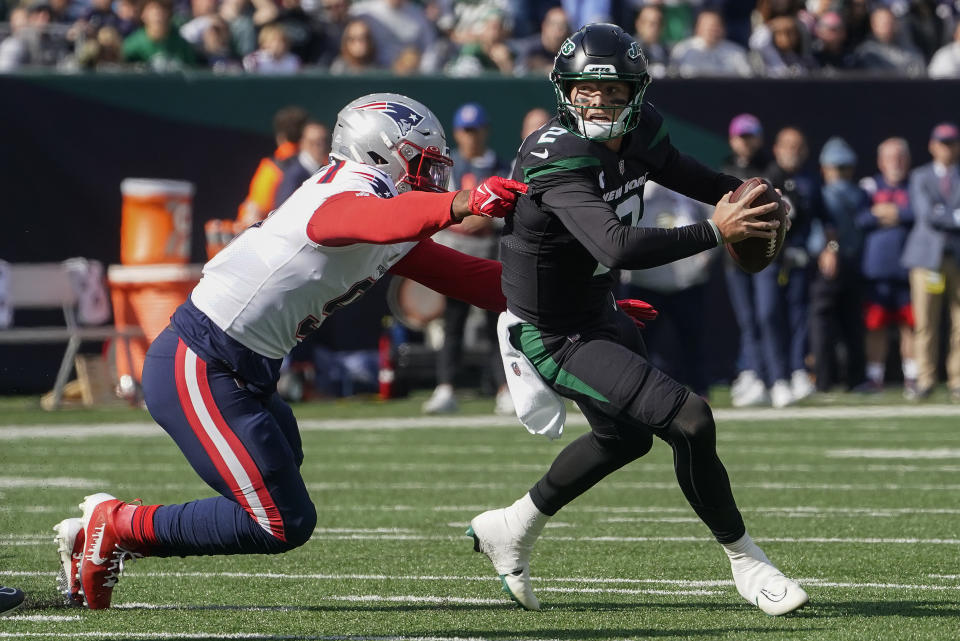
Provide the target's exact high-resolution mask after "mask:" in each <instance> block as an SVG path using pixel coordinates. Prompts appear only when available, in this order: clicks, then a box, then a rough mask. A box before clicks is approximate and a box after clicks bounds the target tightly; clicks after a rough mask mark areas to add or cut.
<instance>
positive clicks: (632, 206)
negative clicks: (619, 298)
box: [593, 194, 643, 276]
mask: <svg viewBox="0 0 960 641" xmlns="http://www.w3.org/2000/svg"><path fill="white" fill-rule="evenodd" d="M641 212H643V198H641V197H640V194H634V195H632V196H630V197H629V198H627V199H626V200H625V201H623V202H622V203H620V204H619V205H617V208H616V210H614V213H616V215H617V218H619V219H620V222H621V223H623V224H624V225H630V226H631V227H636V226H637V225H638V224H639V223H640V217H641V216H642V215H643V214H642V213H641ZM608 271H610V268H609V267H606V266H604V265H601V264H600V263H597V268H596V269H595V270H593V275H594V276H599V275H600V274H606V273H607V272H608Z"/></svg>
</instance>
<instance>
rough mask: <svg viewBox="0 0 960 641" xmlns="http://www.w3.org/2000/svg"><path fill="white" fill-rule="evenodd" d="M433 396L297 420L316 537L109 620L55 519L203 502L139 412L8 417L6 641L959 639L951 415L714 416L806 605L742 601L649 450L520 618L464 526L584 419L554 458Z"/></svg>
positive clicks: (562, 519)
mask: <svg viewBox="0 0 960 641" xmlns="http://www.w3.org/2000/svg"><path fill="white" fill-rule="evenodd" d="M421 400H422V398H419V399H413V400H409V401H400V402H396V403H389V404H380V403H376V402H362V401H360V402H358V401H351V402H339V403H330V404H309V405H301V406H298V407H297V408H295V411H296V413H297V415H298V417H299V418H300V421H301V428H302V431H303V440H304V450H305V453H306V461H305V463H304V467H303V473H304V476H305V478H306V480H307V484H308V487H309V489H310V491H311V495H312V497H313V499H314V502H315V503H316V505H317V510H318V513H319V523H318V527H317V531H316V532H315V534H314V536H313V538H312V540H311V541H310V542H309V543H307V544H306V545H305V546H304V547H302V548H299V549H297V550H295V551H293V552H291V553H288V554H285V555H280V556H270V557H268V556H259V555H258V556H247V557H241V556H233V557H218V558H213V557H201V558H190V559H179V558H177V559H144V560H140V561H137V562H136V563H134V564H130V565H128V566H127V571H126V574H125V575H124V576H123V578H122V579H121V581H120V583H119V585H118V587H117V589H116V591H115V593H114V599H113V602H114V606H115V607H114V608H113V609H111V610H108V611H100V612H92V611H86V610H81V609H73V608H66V607H63V606H60V605H59V604H58V595H57V594H56V590H55V586H54V583H55V580H54V579H55V577H54V575H55V573H56V569H57V562H56V551H55V547H54V545H53V543H52V536H53V532H52V530H51V527H52V526H53V524H54V523H56V522H58V521H59V520H61V519H62V518H65V517H67V516H79V511H78V510H77V508H76V505H77V503H79V502H80V500H81V499H82V498H83V496H84V495H85V494H88V493H91V492H94V491H108V492H111V493H113V494H116V495H117V496H119V497H121V498H126V499H132V498H135V497H139V498H142V499H143V500H144V501H145V502H148V503H176V502H183V501H186V500H190V499H192V498H200V497H205V496H209V495H210V494H211V491H210V490H208V489H207V488H206V486H205V485H204V484H203V483H202V482H200V481H199V479H198V478H197V477H196V476H195V474H194V473H193V471H192V470H191V469H190V468H189V466H188V465H187V463H186V462H185V460H184V459H183V458H182V456H181V455H180V453H179V451H178V450H177V449H176V447H175V446H174V444H173V442H172V441H171V440H170V439H169V438H168V437H166V435H164V434H163V433H162V432H161V431H160V430H159V429H158V428H156V427H151V426H150V424H149V417H148V416H147V415H146V413H145V412H142V411H139V410H135V409H124V408H118V409H117V408H115V409H108V410H99V411H83V410H64V411H60V412H57V413H53V414H50V413H45V412H42V411H40V410H38V409H34V407H33V405H34V402H35V401H33V400H24V399H13V400H10V399H7V400H4V401H2V402H0V416H2V418H0V583H3V584H6V585H15V586H18V587H21V588H22V589H24V590H25V591H26V592H27V593H28V602H27V604H26V606H25V607H24V608H22V609H21V610H19V611H17V612H15V613H13V615H12V616H9V617H6V618H0V638H16V639H178V638H184V639H203V638H210V639H224V638H231V639H232V638H236V639H330V640H333V639H357V640H359V639H435V640H438V641H439V640H447V639H496V640H507V639H524V640H532V639H563V640H577V639H591V640H593V639H595V640H601V639H618V640H619V639H703V640H706V639H737V640H738V641H740V640H753V639H763V640H771V641H773V640H776V641H779V640H781V639H823V640H830V641H853V640H867V639H870V640H874V639H884V640H886V639H891V640H893V639H895V640H898V641H900V640H904V639H922V640H932V639H960V408H958V407H956V406H949V405H941V404H931V405H921V406H887V405H863V404H861V405H850V404H849V402H848V401H850V400H851V399H849V398H847V397H844V398H839V399H838V398H827V399H826V400H825V401H821V402H820V403H819V404H818V405H816V406H807V407H803V408H796V409H793V408H791V409H790V410H787V411H782V412H779V413H778V412H775V411H773V410H762V411H761V410H754V411H747V412H741V411H736V412H735V411H732V410H729V409H719V410H718V411H717V418H718V425H719V450H720V455H721V457H722V458H723V460H724V462H725V463H726V465H727V469H728V471H729V473H730V476H731V479H732V482H733V486H734V492H735V495H736V497H737V500H738V503H739V504H740V506H741V508H742V510H743V512H744V517H745V519H746V520H747V525H748V528H749V530H750V532H751V533H752V534H753V536H754V538H755V539H757V541H758V543H760V545H761V546H762V547H763V548H764V549H765V551H766V552H767V554H768V555H769V556H770V558H771V559H772V560H773V561H774V562H775V563H776V564H777V565H778V566H779V567H780V568H781V569H782V570H783V571H784V572H785V573H787V574H788V575H790V576H792V577H794V578H796V579H798V580H800V581H801V582H802V583H803V584H804V586H805V587H806V589H807V591H808V592H809V594H810V598H811V603H810V605H809V606H808V607H807V608H805V609H804V610H802V611H800V612H798V613H795V614H794V615H791V616H786V617H780V618H772V617H768V616H766V615H764V614H763V613H762V612H760V610H758V609H757V608H755V607H753V606H751V605H749V604H747V603H746V602H744V601H743V600H742V599H741V598H740V597H739V595H738V594H737V593H736V590H735V588H734V587H733V583H732V580H731V577H730V572H729V566H728V564H727V561H726V558H725V556H724V555H723V553H722V551H721V549H720V547H719V546H718V545H717V544H716V543H715V542H713V541H712V539H711V538H710V536H709V532H708V531H707V530H706V528H705V527H704V526H703V525H702V524H701V523H699V521H697V519H696V517H695V516H694V514H693V512H692V510H690V508H689V507H688V506H687V504H686V502H685V501H684V499H683V496H682V495H681V493H680V490H679V489H678V487H677V485H676V482H675V479H674V477H673V471H672V464H671V455H670V450H669V448H668V447H667V446H665V445H664V444H663V443H660V442H658V443H657V444H656V445H655V446H654V448H653V451H651V453H650V454H648V455H647V456H646V457H645V458H643V459H641V460H640V461H638V462H636V463H634V464H632V465H630V466H628V467H627V468H625V469H623V470H621V471H619V472H617V473H616V474H614V475H612V476H611V477H609V478H608V479H606V480H605V481H604V482H602V483H601V484H600V485H598V486H597V487H596V488H594V489H593V490H592V491H590V492H588V493H587V494H586V495H584V496H583V497H581V498H579V499H578V500H577V501H575V502H574V503H573V504H571V505H570V506H568V507H567V508H566V509H564V510H563V511H562V512H560V513H559V514H558V515H557V516H556V517H555V518H554V519H553V520H552V521H551V523H550V525H548V527H547V530H546V531H545V533H544V536H543V537H542V538H541V540H540V542H539V543H538V545H537V548H536V550H535V553H534V557H533V562H532V570H533V575H534V577H535V578H534V587H535V588H536V590H537V592H538V595H539V597H540V599H541V601H542V602H543V604H544V609H543V610H542V611H541V612H524V611H521V610H518V609H517V608H516V607H515V606H514V605H513V604H512V603H511V602H510V601H509V600H508V599H506V598H505V595H503V594H502V593H501V592H500V590H499V587H500V586H499V580H498V579H497V578H496V577H495V576H494V575H493V571H492V567H491V566H490V565H489V563H488V561H487V560H486V558H485V557H483V556H481V555H479V554H476V553H474V552H473V551H472V547H471V541H470V539H468V538H466V537H465V536H464V535H463V533H464V530H465V529H466V526H467V522H468V521H469V520H470V518H471V517H472V516H473V515H474V514H476V513H477V512H479V511H481V510H484V509H487V508H490V507H497V506H502V505H506V504H507V503H509V502H511V501H513V500H514V499H515V498H517V497H518V496H520V495H521V494H522V493H523V492H524V491H526V490H527V489H528V488H529V486H530V485H531V484H532V483H533V482H534V481H536V480H537V479H538V478H539V476H540V475H541V474H542V473H543V471H544V470H545V469H546V467H547V465H548V464H549V463H550V461H551V460H552V458H553V457H554V456H555V455H556V453H557V452H558V451H559V450H560V449H561V448H562V447H563V446H564V445H565V444H566V443H569V442H570V441H571V440H572V439H573V438H575V437H576V435H578V434H580V433H582V431H584V430H585V429H586V428H585V426H584V424H583V421H582V418H581V417H579V416H575V417H574V419H575V420H574V422H573V424H572V425H568V428H567V433H566V434H565V435H564V437H563V439H561V440H560V441H559V442H553V443H551V442H548V441H546V440H545V439H543V438H542V437H533V436H530V435H528V434H527V433H526V432H525V431H524V430H523V428H522V427H520V426H519V424H516V423H515V422H514V421H512V420H506V419H502V418H499V417H493V416H492V415H489V414H484V413H482V412H486V411H488V409H489V406H490V405H491V403H490V402H489V401H480V400H477V401H473V402H468V403H467V404H466V408H465V412H464V414H461V415H458V416H455V417H452V418H447V419H436V418H431V419H429V420H428V419H424V418H423V417H421V416H420V415H419V413H418V411H417V408H418V403H419V401H421ZM884 400H893V397H892V396H891V397H889V398H885V399H881V402H882V401H884ZM576 419H579V420H576Z"/></svg>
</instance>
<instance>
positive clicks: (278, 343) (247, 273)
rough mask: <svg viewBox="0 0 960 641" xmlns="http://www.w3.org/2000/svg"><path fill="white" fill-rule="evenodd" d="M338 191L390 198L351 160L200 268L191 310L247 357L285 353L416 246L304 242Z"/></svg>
mask: <svg viewBox="0 0 960 641" xmlns="http://www.w3.org/2000/svg"><path fill="white" fill-rule="evenodd" d="M342 192H364V193H369V194H371V195H373V196H380V197H392V196H396V195H397V190H396V187H395V186H394V184H393V181H392V180H391V179H390V178H389V177H388V176H387V175H386V174H384V173H383V172H381V171H380V170H378V169H376V168H374V167H371V166H369V165H362V164H360V163H357V162H354V161H352V160H345V161H336V162H334V163H331V164H330V165H327V167H326V168H324V169H322V170H321V171H320V172H318V173H316V174H314V175H313V176H311V177H310V178H308V179H307V180H306V181H305V182H304V183H303V184H302V185H301V186H300V187H299V188H298V189H297V190H296V191H295V192H294V193H293V194H292V195H291V196H290V198H288V199H287V200H286V201H284V203H283V204H282V205H281V206H280V207H279V208H278V209H277V210H275V211H274V212H273V213H272V214H271V215H270V216H269V217H268V218H267V219H266V220H264V221H263V222H262V223H261V224H260V225H258V226H254V227H250V228H249V229H247V230H245V231H244V232H243V233H242V234H240V235H239V236H238V237H237V238H236V239H234V240H233V242H231V243H230V244H229V245H227V247H225V248H224V249H223V251H221V252H220V253H219V254H217V255H216V256H214V257H213V259H212V260H210V261H209V262H208V263H207V264H206V265H204V267H203V278H201V280H200V282H199V283H198V284H197V286H196V288H195V289H194V290H193V293H192V294H191V300H192V301H193V304H194V305H196V306H197V308H198V309H200V311H202V312H203V313H204V314H206V315H207V316H208V317H209V318H210V319H211V320H212V321H213V322H214V323H215V324H216V325H217V326H218V327H219V328H220V329H222V330H223V331H224V332H225V333H226V334H227V335H228V336H230V337H231V338H233V339H235V340H237V341H238V342H240V344H242V345H244V346H245V347H247V348H249V349H251V350H253V351H254V352H257V353H258V354H261V355H263V356H267V357H269V358H282V357H283V356H285V355H286V354H287V353H289V352H290V350H291V349H293V347H294V346H295V345H296V344H297V343H298V342H299V341H301V340H303V338H304V337H305V336H306V335H307V334H309V333H310V332H312V331H313V330H315V329H316V328H317V327H319V326H320V324H321V323H322V322H323V321H324V319H325V318H326V317H327V316H329V315H330V314H332V313H333V312H335V311H336V310H337V309H339V308H340V307H343V306H345V305H348V304H350V303H351V302H353V301H354V300H356V299H358V298H359V297H360V296H361V295H363V293H364V292H365V291H366V290H367V289H369V288H370V287H371V286H372V285H373V284H374V283H375V282H376V281H377V279H379V278H380V277H381V276H383V275H384V274H385V273H386V272H387V270H388V269H390V267H391V266H393V264H394V263H396V262H397V261H398V260H400V259H401V258H403V256H404V255H406V253H407V252H409V251H410V250H411V249H412V248H413V247H414V246H415V245H416V242H415V241H414V242H402V243H395V244H390V245H376V244H370V243H355V244H352V245H347V246H344V247H324V246H321V245H318V244H316V243H315V242H313V241H312V240H311V239H310V238H309V237H308V235H307V224H308V223H309V221H310V219H311V217H312V216H313V214H314V212H315V211H316V210H317V208H318V207H320V206H321V205H322V204H323V203H324V202H325V201H326V200H327V199H328V198H330V197H331V196H334V195H336V194H339V193H342ZM388 192H389V193H388Z"/></svg>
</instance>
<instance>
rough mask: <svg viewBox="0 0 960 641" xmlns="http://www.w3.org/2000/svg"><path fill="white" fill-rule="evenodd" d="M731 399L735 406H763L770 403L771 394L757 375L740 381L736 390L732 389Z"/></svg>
mask: <svg viewBox="0 0 960 641" xmlns="http://www.w3.org/2000/svg"><path fill="white" fill-rule="evenodd" d="M730 393H731V397H730V401H731V403H732V404H733V406H734V407H763V406H765V405H770V395H769V394H768V393H767V387H766V385H764V384H763V381H761V380H760V379H759V378H756V377H755V376H754V377H752V378H749V379H748V380H746V381H745V382H742V383H739V384H738V387H737V389H736V390H731V392H730Z"/></svg>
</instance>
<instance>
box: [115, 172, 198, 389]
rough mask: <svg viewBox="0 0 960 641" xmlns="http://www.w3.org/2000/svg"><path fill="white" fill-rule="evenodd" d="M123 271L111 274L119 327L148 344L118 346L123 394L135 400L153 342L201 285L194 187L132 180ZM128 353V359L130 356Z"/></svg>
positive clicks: (124, 188) (126, 184) (124, 186)
mask: <svg viewBox="0 0 960 641" xmlns="http://www.w3.org/2000/svg"><path fill="white" fill-rule="evenodd" d="M120 191H121V194H122V195H123V211H122V217H121V224H120V262H121V263H122V264H120V265H111V266H110V267H109V268H108V269H107V281H108V282H109V284H110V298H111V301H112V303H113V313H114V323H115V325H116V326H117V328H118V329H124V328H130V327H139V328H141V329H142V330H143V334H144V336H143V338H136V339H131V340H130V341H129V342H124V341H121V342H120V343H119V344H118V345H117V355H116V356H117V358H116V365H117V374H118V377H119V379H120V389H121V392H123V393H126V394H133V393H135V390H136V384H138V383H139V382H140V377H141V374H142V372H143V360H144V356H145V355H146V351H147V348H148V347H149V346H150V342H151V341H153V339H154V338H156V337H157V335H159V334H160V332H162V331H163V329H164V328H165V327H166V326H167V324H168V323H169V320H170V316H171V315H172V314H173V312H174V310H176V308H177V307H178V306H179V305H180V304H181V303H183V302H184V301H185V300H186V299H187V296H188V295H189V294H190V291H191V290H192V289H193V287H194V286H195V285H196V284H197V282H198V281H199V280H200V270H201V266H200V265H190V264H188V262H189V260H190V236H191V234H190V229H191V225H192V219H193V211H192V210H193V193H194V188H193V184H192V183H189V182H186V181H181V180H160V179H153V178H127V179H125V180H124V181H123V182H122V183H121V184H120ZM127 349H129V353H128V352H127Z"/></svg>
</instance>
